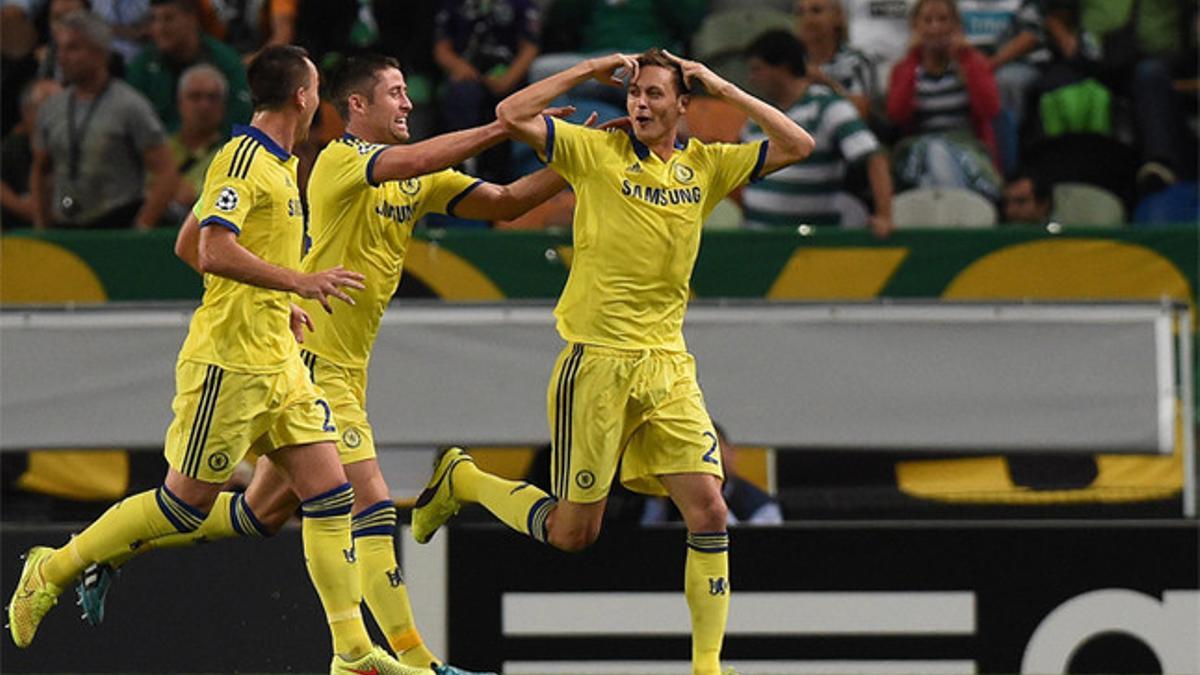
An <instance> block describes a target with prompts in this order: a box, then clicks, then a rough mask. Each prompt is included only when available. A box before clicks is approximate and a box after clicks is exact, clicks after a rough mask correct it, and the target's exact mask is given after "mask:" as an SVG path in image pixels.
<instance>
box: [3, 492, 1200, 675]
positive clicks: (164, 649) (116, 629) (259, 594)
mask: <svg viewBox="0 0 1200 675" xmlns="http://www.w3.org/2000/svg"><path fill="white" fill-rule="evenodd" d="M463 515H464V516H469V515H470V514H469V513H464V514H463ZM53 527H54V526H42V527H38V528H33V527H30V528H20V529H11V528H10V529H6V530H5V531H4V537H3V538H0V549H2V550H0V554H2V555H3V556H4V557H3V559H4V560H16V559H17V556H18V555H19V553H20V552H21V551H22V550H24V549H25V548H26V547H27V546H28V545H30V543H32V542H44V541H47V540H48V539H55V538H60V537H65V536H66V535H67V533H68V530H67V529H66V528H61V527H60V528H58V529H51V528H53ZM447 534H448V536H447ZM731 541H732V547H731V549H730V556H731V557H730V571H731V577H730V581H731V584H732V589H733V596H732V605H731V613H730V618H729V630H728V634H727V637H726V641H725V650H724V654H725V658H726V661H727V662H728V663H730V664H733V665H735V666H737V667H738V668H739V670H740V672H741V673H742V675H767V674H776V675H790V674H794V673H858V674H860V675H867V674H873V673H879V674H882V673H891V674H895V673H925V674H927V675H935V674H938V673H1068V672H1073V673H1083V672H1104V673H1172V674H1191V673H1198V672H1200V645H1198V643H1197V641H1196V635H1197V634H1200V579H1198V576H1200V568H1198V563H1200V561H1198V559H1197V558H1198V550H1200V527H1198V526H1197V523H1196V522H1195V521H1154V522H1150V521H1142V522H1136V521H1135V522H1129V521H1127V522H1123V523H1121V522H1116V523H1114V522H1102V521H1046V522H1038V521H1032V520H1030V521H995V522H978V521H976V522H970V523H965V522H963V523H956V522H944V523H937V522H919V523H918V522H895V523H870V524H864V523H813V524H801V525H789V526H784V527H777V528H734V529H733V530H732V531H731ZM401 546H402V549H403V551H402V552H403V554H404V556H403V557H404V561H405V563H404V564H405V578H406V581H407V583H408V584H409V589H410V592H411V593H412V594H413V605H414V611H415V613H416V616H417V619H418V623H419V626H420V629H421V633H422V635H423V636H424V637H425V639H426V642H427V643H429V644H430V645H431V647H432V648H433V649H435V650H436V651H437V652H438V653H439V654H443V655H447V656H448V657H449V658H450V660H451V662H453V663H455V664H456V665H460V666H463V667H469V668H472V669H475V670H483V669H487V668H492V669H499V668H503V672H504V673H505V674H506V675H518V674H521V673H528V674H532V673H539V674H549V673H554V674H555V675H599V674H601V673H603V674H605V675H620V674H628V673H646V674H649V673H664V674H665V673H671V674H672V675H678V674H680V673H685V672H687V670H688V667H687V658H688V654H689V642H688V637H687V634H688V619H687V608H686V605H685V603H684V598H683V594H682V591H681V589H680V578H679V571H680V569H682V567H683V561H684V556H685V550H684V548H685V547H684V532H683V530H682V529H675V528H667V527H658V528H649V529H639V528H634V529H617V528H610V529H608V530H606V531H605V532H604V533H603V534H602V535H601V538H600V540H599V541H598V542H597V544H596V545H595V546H594V547H593V548H591V549H589V550H588V551H585V552H583V553H581V554H566V553H560V552H557V551H554V550H552V549H549V548H547V547H545V546H542V545H539V544H535V543H533V542H531V541H529V540H528V539H526V538H524V537H521V536H519V535H516V534H514V533H512V532H510V531H509V530H507V529H504V528H502V527H500V526H495V525H490V524H489V525H470V524H465V523H464V524H461V525H458V526H455V527H451V528H450V530H449V531H448V533H443V534H439V535H438V536H436V537H435V538H434V540H433V542H432V543H431V544H430V545H429V546H424V547H418V546H417V545H415V544H413V543H412V540H411V538H409V537H408V536H405V537H403V542H402V544H401ZM300 550H301V541H300V533H299V530H298V528H288V529H285V530H284V531H283V532H282V533H281V534H279V535H278V536H277V537H275V538H272V539H270V540H267V541H264V542H257V543H246V542H235V541H224V542H217V543H213V544H208V545H206V546H202V547H199V548H192V549H178V550H169V551H161V552H157V553H155V554H154V555H149V556H145V557H143V558H140V559H138V560H137V561H135V562H134V563H131V564H130V565H129V566H128V568H127V569H126V570H124V572H123V574H122V575H121V578H120V579H119V581H118V582H117V584H116V586H115V587H114V588H113V590H112V592H111V594H110V596H109V600H108V606H107V610H108V611H107V612H106V617H105V620H104V623H103V624H101V625H100V626H98V627H91V626H88V625H87V624H86V623H84V622H83V621H80V620H79V616H78V614H77V613H75V612H72V611H70V610H71V609H72V607H70V606H69V605H70V600H71V598H69V597H64V598H63V600H62V601H61V602H60V604H66V605H68V606H66V607H59V608H57V610H56V611H54V612H51V613H50V614H49V615H48V616H47V618H46V621H45V622H44V624H43V625H42V627H41V628H40V629H39V631H38V636H37V640H36V641H35V642H34V644H33V645H32V646H31V647H30V648H29V649H26V650H19V649H17V648H15V647H14V646H13V644H12V642H11V641H10V640H8V639H5V640H3V641H2V642H3V646H2V647H0V663H3V671H4V672H5V673H147V674H149V673H176V674H185V673H189V674H190V673H214V672H241V673H282V672H291V673H315V672H320V671H321V670H322V669H323V668H325V667H327V664H328V658H329V657H328V652H327V648H328V642H327V640H328V638H327V632H326V628H325V626H324V625H323V622H322V616H321V612H320V608H319V606H318V601H317V598H316V596H315V594H314V593H313V592H312V588H311V586H310V585H309V583H308V581H307V578H306V576H305V572H304V566H303V565H301V564H299V562H298V561H299V555H300ZM414 557H419V559H416V560H415V559H414ZM19 573H20V568H19V566H16V565H4V566H3V567H0V577H2V580H3V583H4V585H5V587H6V588H11V587H13V585H14V584H15V583H16V577H17V575H18V574H19ZM180 580H185V581H184V582H181V581H180ZM69 593H70V591H68V594H69Z"/></svg>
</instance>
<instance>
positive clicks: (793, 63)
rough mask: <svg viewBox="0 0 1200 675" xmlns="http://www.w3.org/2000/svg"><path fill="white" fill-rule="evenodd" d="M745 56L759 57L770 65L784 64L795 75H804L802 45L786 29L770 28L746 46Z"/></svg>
mask: <svg viewBox="0 0 1200 675" xmlns="http://www.w3.org/2000/svg"><path fill="white" fill-rule="evenodd" d="M746 58H757V59H761V60H762V61H763V63H766V64H767V65H770V66H786V67H787V69H788V72H790V73H791V74H792V75H795V76H796V77H804V73H805V72H806V71H805V68H804V45H803V44H802V43H801V42H800V40H798V39H796V36H795V35H792V34H791V33H790V32H788V31H786V30H771V31H767V32H766V33H763V34H762V35H760V36H758V38H757V39H756V40H754V42H752V43H750V46H749V47H747V48H746Z"/></svg>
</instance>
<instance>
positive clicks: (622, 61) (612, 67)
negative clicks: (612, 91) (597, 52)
mask: <svg viewBox="0 0 1200 675" xmlns="http://www.w3.org/2000/svg"><path fill="white" fill-rule="evenodd" d="M589 64H590V65H591V67H592V77H593V78H594V79H595V80H596V81H598V82H601V83H602V84H611V85H612V86H614V87H623V86H625V82H626V80H628V81H630V82H632V81H633V80H635V79H637V74H638V63H637V59H636V58H635V57H633V56H630V55H628V54H609V55H608V56H598V57H596V58H594V59H591V60H590V61H589ZM618 71H624V75H625V79H622V78H621V77H618V76H617V72H618Z"/></svg>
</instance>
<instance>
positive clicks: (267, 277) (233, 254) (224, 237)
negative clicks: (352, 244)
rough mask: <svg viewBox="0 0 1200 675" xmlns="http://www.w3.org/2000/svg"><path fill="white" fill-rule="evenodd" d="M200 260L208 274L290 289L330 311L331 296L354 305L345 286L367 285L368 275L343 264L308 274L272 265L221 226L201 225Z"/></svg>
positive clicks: (266, 286) (283, 289)
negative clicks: (351, 269)
mask: <svg viewBox="0 0 1200 675" xmlns="http://www.w3.org/2000/svg"><path fill="white" fill-rule="evenodd" d="M199 263H200V271H202V272H204V273H206V274H215V275H217V276H221V277H225V278H226V279H232V280H234V281H237V282H240V283H243V284H249V285H251V286H258V287H260V288H270V289H274V290H277V291H290V292H292V293H295V294H296V295H299V296H300V297H302V298H309V299H311V300H316V301H318V302H320V303H321V306H322V307H324V308H325V311H326V312H329V313H331V314H332V313H333V306H332V305H331V304H330V300H329V298H330V296H332V297H335V298H338V299H339V300H341V301H342V302H345V303H347V304H351V305H353V304H354V299H353V298H351V297H350V296H349V295H347V294H346V292H345V291H344V290H342V289H343V288H357V289H362V288H365V286H363V283H362V282H363V279H365V278H366V277H364V276H363V275H362V274H359V273H358V272H351V271H350V270H348V269H345V268H343V267H342V266H341V265H338V266H337V267H333V268H330V269H327V270H324V271H322V272H313V273H308V274H306V273H304V272H301V271H299V270H293V269H288V268H286V267H281V266H279V265H274V264H271V263H269V262H267V261H265V260H263V259H262V258H260V257H258V256H256V255H254V254H253V253H251V252H250V251H248V250H246V249H245V248H244V247H243V246H242V245H241V244H239V243H238V241H237V235H236V234H235V233H234V232H233V231H232V230H229V229H227V228H224V227H219V226H214V227H203V228H200V255H199Z"/></svg>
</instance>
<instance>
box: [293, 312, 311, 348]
mask: <svg viewBox="0 0 1200 675" xmlns="http://www.w3.org/2000/svg"><path fill="white" fill-rule="evenodd" d="M305 326H307V327H308V332H310V333H311V332H312V331H314V330H316V329H317V328H316V326H314V325H313V322H312V318H311V317H310V316H309V315H308V312H306V311H304V310H303V309H301V308H300V305H297V304H295V303H292V317H291V327H292V335H294V336H296V342H299V343H300V344H304V328H305Z"/></svg>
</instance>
